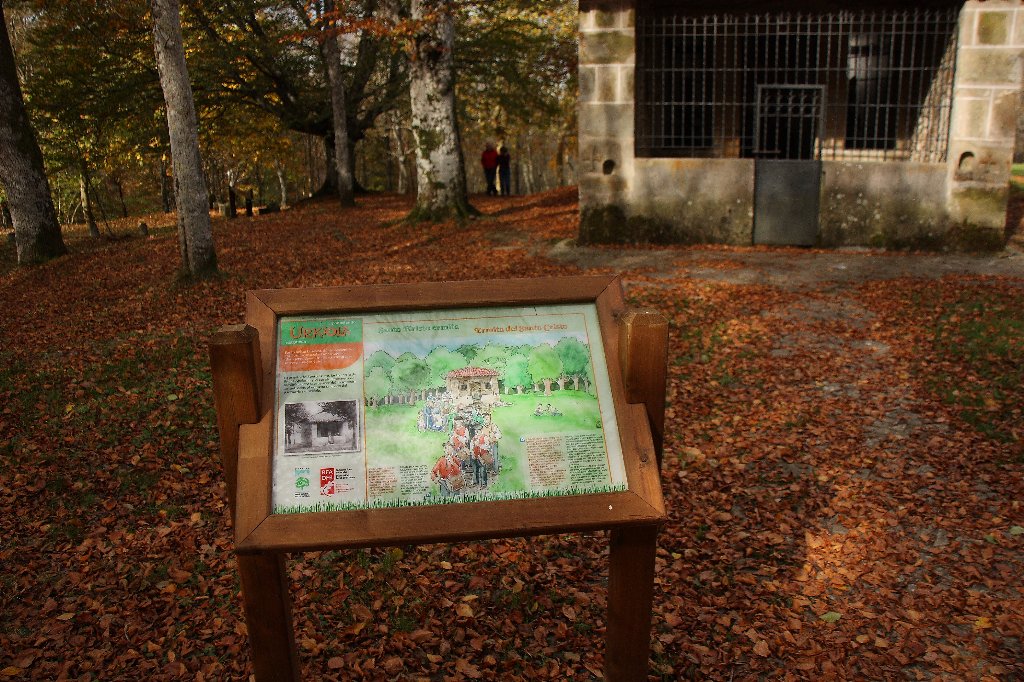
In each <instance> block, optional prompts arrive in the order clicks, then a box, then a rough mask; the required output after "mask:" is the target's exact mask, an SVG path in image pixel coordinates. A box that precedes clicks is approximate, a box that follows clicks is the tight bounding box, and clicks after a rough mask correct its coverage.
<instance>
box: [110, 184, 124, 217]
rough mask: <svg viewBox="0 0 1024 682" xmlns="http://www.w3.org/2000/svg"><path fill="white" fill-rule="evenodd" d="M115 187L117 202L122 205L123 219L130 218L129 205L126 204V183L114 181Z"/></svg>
mask: <svg viewBox="0 0 1024 682" xmlns="http://www.w3.org/2000/svg"><path fill="white" fill-rule="evenodd" d="M113 183H114V187H115V188H116V189H117V200H118V202H120V204H121V217H122V218H127V217H128V204H126V203H125V202H124V183H123V182H121V180H119V179H118V180H114V181H113Z"/></svg>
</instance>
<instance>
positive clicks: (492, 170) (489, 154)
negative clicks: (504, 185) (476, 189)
mask: <svg viewBox="0 0 1024 682" xmlns="http://www.w3.org/2000/svg"><path fill="white" fill-rule="evenodd" d="M480 165H481V166H483V167H484V179H485V180H487V196H489V197H496V196H498V187H497V185H495V184H494V180H495V178H496V177H497V175H498V152H497V151H496V150H495V149H494V145H493V144H491V143H490V142H488V143H487V145H486V146H485V147H484V153H483V154H481V155H480Z"/></svg>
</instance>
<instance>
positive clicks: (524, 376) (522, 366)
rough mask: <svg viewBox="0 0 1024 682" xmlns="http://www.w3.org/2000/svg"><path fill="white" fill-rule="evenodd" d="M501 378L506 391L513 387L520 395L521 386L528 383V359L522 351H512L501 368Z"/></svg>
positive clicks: (521, 392)
mask: <svg viewBox="0 0 1024 682" xmlns="http://www.w3.org/2000/svg"><path fill="white" fill-rule="evenodd" d="M501 380H502V382H503V383H504V384H505V392H506V393H508V392H510V391H511V390H512V388H515V390H516V393H517V394H518V395H522V394H523V386H526V385H527V384H529V383H530V361H529V360H528V359H527V358H526V356H525V355H523V354H522V353H512V354H511V355H510V356H509V357H508V361H507V362H506V363H505V368H504V369H503V370H502V373H501Z"/></svg>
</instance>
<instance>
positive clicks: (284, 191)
mask: <svg viewBox="0 0 1024 682" xmlns="http://www.w3.org/2000/svg"><path fill="white" fill-rule="evenodd" d="M276 170H277V184H278V186H279V187H280V188H281V208H287V207H288V183H286V182H285V180H284V165H282V164H281V162H280V161H278V162H277V164H276Z"/></svg>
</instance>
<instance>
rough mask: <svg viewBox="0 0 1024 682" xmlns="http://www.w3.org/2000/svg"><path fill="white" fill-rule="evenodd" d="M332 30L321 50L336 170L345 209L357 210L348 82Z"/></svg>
mask: <svg viewBox="0 0 1024 682" xmlns="http://www.w3.org/2000/svg"><path fill="white" fill-rule="evenodd" d="M332 12H334V0H325V1H324V13H325V14H328V15H330V13H332ZM339 37H340V36H338V35H336V34H335V33H334V32H333V31H332V29H331V27H330V26H328V27H327V29H326V34H325V36H324V41H323V43H321V45H320V49H321V51H322V53H323V56H324V63H325V64H326V65H327V82H328V83H329V84H330V91H331V115H332V120H333V124H334V166H335V169H336V172H337V176H338V200H339V201H340V202H341V205H342V206H355V205H356V199H355V188H354V186H355V183H354V182H353V173H352V163H351V158H350V156H351V153H350V149H349V145H348V118H347V115H348V114H347V113H346V109H345V78H344V74H343V73H342V72H341V46H340V45H339V44H338V40H339Z"/></svg>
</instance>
